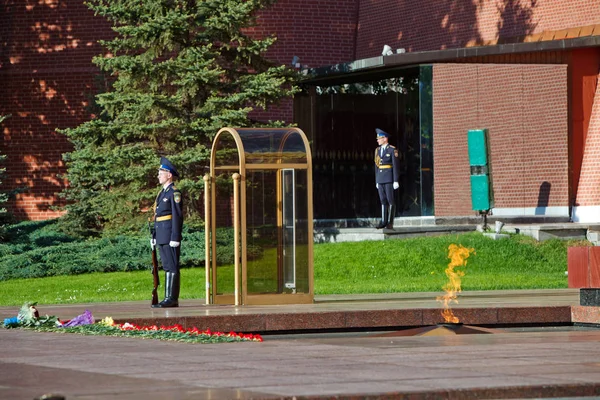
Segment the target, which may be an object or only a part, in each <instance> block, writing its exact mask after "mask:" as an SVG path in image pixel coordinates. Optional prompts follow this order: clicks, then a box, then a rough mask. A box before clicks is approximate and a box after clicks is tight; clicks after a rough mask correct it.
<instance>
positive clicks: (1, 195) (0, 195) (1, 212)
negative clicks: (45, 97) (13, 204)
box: [0, 115, 9, 237]
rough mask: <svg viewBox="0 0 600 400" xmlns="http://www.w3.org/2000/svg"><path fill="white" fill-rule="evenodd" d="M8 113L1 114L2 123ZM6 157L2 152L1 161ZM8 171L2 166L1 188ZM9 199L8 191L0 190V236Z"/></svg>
mask: <svg viewBox="0 0 600 400" xmlns="http://www.w3.org/2000/svg"><path fill="white" fill-rule="evenodd" d="M8 117H9V116H8V115H0V124H1V123H2V122H3V121H4V120H5V119H6V118H8ZM5 159H6V155H5V154H0V163H2V162H4V160H5ZM5 172H6V168H0V188H1V187H2V175H4V173H5ZM7 200H8V193H7V192H6V191H5V190H0V237H2V234H3V232H4V223H3V221H4V219H5V217H6V215H7V214H6V208H4V207H3V205H4V203H6V201H7Z"/></svg>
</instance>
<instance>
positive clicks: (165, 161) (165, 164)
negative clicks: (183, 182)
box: [160, 157, 179, 178]
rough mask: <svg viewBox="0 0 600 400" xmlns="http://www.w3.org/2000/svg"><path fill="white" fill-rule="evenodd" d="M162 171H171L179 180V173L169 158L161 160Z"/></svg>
mask: <svg viewBox="0 0 600 400" xmlns="http://www.w3.org/2000/svg"><path fill="white" fill-rule="evenodd" d="M160 169H164V170H165V171H169V172H170V173H172V174H173V175H174V176H176V177H178V178H179V172H177V168H175V166H174V165H173V163H172V162H171V161H169V160H168V159H167V157H161V158H160Z"/></svg>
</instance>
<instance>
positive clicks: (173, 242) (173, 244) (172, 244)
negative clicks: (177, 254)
mask: <svg viewBox="0 0 600 400" xmlns="http://www.w3.org/2000/svg"><path fill="white" fill-rule="evenodd" d="M169 246H171V247H179V242H176V241H174V240H171V241H170V242H169Z"/></svg>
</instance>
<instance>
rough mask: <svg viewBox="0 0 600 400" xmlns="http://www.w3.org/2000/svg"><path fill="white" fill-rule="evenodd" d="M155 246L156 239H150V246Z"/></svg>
mask: <svg viewBox="0 0 600 400" xmlns="http://www.w3.org/2000/svg"><path fill="white" fill-rule="evenodd" d="M154 246H156V239H150V247H151V248H154Z"/></svg>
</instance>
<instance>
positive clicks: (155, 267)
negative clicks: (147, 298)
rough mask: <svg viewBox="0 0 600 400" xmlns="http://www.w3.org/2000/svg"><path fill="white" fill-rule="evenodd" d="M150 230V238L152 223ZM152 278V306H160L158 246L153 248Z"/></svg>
mask: <svg viewBox="0 0 600 400" xmlns="http://www.w3.org/2000/svg"><path fill="white" fill-rule="evenodd" d="M148 228H150V237H153V235H152V231H153V229H152V225H151V223H150V221H148ZM152 278H153V281H154V282H153V284H154V285H153V288H152V305H156V304H158V285H160V280H159V279H158V259H157V258H156V245H155V246H152Z"/></svg>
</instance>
